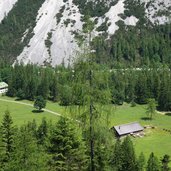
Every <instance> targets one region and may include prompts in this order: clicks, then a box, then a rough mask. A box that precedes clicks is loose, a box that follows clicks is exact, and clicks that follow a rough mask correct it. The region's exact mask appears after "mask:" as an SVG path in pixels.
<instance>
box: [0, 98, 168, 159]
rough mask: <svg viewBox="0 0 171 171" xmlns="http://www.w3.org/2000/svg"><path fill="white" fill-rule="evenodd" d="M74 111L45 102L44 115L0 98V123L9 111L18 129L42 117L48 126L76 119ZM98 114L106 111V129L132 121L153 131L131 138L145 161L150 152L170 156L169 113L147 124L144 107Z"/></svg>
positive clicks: (30, 105)
mask: <svg viewBox="0 0 171 171" xmlns="http://www.w3.org/2000/svg"><path fill="white" fill-rule="evenodd" d="M76 108H77V107H76V106H73V107H70V108H66V107H62V106H59V104H58V103H53V102H50V101H48V102H47V106H46V109H44V112H42V113H35V109H34V108H33V102H30V101H27V100H23V101H15V99H14V98H9V97H6V96H3V97H0V120H2V117H3V114H4V112H5V110H9V111H10V114H11V116H12V118H13V121H14V125H22V124H24V123H27V122H28V121H32V120H33V119H35V120H36V122H37V123H40V122H41V120H42V118H43V117H45V118H46V119H47V120H51V121H52V122H56V121H57V120H58V119H59V117H60V116H67V117H71V118H76V116H75V115H78V108H77V109H76ZM81 110H82V109H81ZM98 110H100V111H101V113H102V117H103V116H104V117H105V115H106V111H109V113H110V114H109V118H108V119H109V122H108V127H109V128H111V127H112V126H114V125H119V124H125V123H129V122H135V121H138V122H139V123H140V124H142V125H143V126H149V127H153V129H152V128H149V129H145V136H144V137H142V138H139V137H136V138H132V140H133V143H134V145H135V150H136V153H137V154H140V153H141V152H143V153H144V154H145V156H146V159H147V158H148V156H149V154H150V153H151V152H152V151H153V152H154V153H155V154H156V155H157V156H158V157H159V158H160V157H162V156H163V155H164V154H168V155H170V156H171V145H170V144H171V115H169V113H168V114H167V113H166V115H161V114H160V113H157V114H156V115H155V116H154V119H153V120H149V119H148V118H147V115H146V105H136V106H135V107H131V106H130V104H127V103H124V105H122V106H114V105H108V106H106V107H104V108H101V107H99V108H98ZM79 112H81V111H79ZM75 120H76V119H75ZM102 120H104V119H102ZM102 123H104V121H102Z"/></svg>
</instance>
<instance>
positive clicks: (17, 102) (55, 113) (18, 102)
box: [0, 98, 80, 123]
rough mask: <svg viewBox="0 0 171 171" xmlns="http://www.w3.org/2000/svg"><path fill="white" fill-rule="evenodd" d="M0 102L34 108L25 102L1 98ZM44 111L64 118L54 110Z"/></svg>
mask: <svg viewBox="0 0 171 171" xmlns="http://www.w3.org/2000/svg"><path fill="white" fill-rule="evenodd" d="M0 101H3V102H8V103H16V104H20V105H25V106H30V107H34V106H33V104H29V103H24V102H20V101H14V100H7V99H1V98H0ZM42 110H44V111H46V112H48V113H51V114H53V115H56V116H60V117H62V115H61V114H60V113H57V112H54V111H52V110H49V109H44V108H43V109H42ZM67 118H68V119H70V120H73V119H72V118H69V117H67ZM75 121H76V122H79V123H80V121H79V120H75Z"/></svg>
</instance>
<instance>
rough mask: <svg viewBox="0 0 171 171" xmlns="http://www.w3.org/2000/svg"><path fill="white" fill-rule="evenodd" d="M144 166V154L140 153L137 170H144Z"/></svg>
mask: <svg viewBox="0 0 171 171" xmlns="http://www.w3.org/2000/svg"><path fill="white" fill-rule="evenodd" d="M144 167H145V157H144V154H143V153H141V154H140V156H139V158H138V161H137V169H138V171H144Z"/></svg>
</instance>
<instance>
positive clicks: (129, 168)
mask: <svg viewBox="0 0 171 171" xmlns="http://www.w3.org/2000/svg"><path fill="white" fill-rule="evenodd" d="M122 151H123V161H122V162H123V164H122V169H121V170H122V171H125V170H126V171H136V157H135V152H134V146H133V143H132V141H131V139H130V137H129V136H127V137H126V138H125V139H124V141H123V143H122Z"/></svg>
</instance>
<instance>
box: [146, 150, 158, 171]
mask: <svg viewBox="0 0 171 171" xmlns="http://www.w3.org/2000/svg"><path fill="white" fill-rule="evenodd" d="M147 171H160V165H159V161H158V159H157V157H156V156H154V153H151V154H150V157H149V159H148V162H147Z"/></svg>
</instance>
